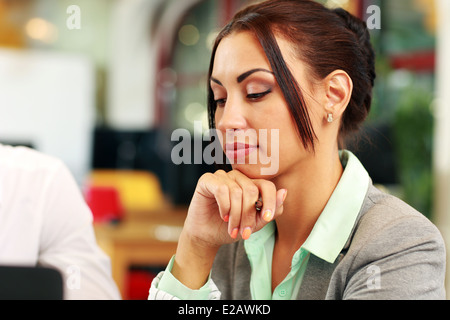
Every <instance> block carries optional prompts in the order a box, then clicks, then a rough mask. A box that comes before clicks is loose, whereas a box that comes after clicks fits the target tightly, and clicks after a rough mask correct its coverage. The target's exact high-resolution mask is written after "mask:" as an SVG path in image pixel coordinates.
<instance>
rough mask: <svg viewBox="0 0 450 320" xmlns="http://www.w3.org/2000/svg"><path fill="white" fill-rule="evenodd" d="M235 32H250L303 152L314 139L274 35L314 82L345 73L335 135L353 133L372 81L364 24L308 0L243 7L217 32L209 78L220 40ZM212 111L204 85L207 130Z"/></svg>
mask: <svg viewBox="0 0 450 320" xmlns="http://www.w3.org/2000/svg"><path fill="white" fill-rule="evenodd" d="M239 31H250V32H253V33H254V34H255V35H256V37H257V39H258V40H259V42H260V44H261V46H262V48H263V49H264V51H265V54H266V56H267V58H268V60H269V62H270V65H271V67H272V71H273V72H274V75H275V78H276V80H277V82H278V85H279V86H280V88H281V90H282V92H283V95H284V98H285V100H286V103H287V104H288V106H289V109H290V113H291V115H292V117H293V120H294V121H295V123H296V125H297V130H298V134H299V136H300V138H301V140H302V142H303V145H304V146H305V148H311V149H312V150H314V142H315V139H316V135H315V133H314V130H313V128H312V125H311V120H310V117H309V113H308V110H307V108H306V105H305V100H304V98H303V95H302V92H301V90H300V86H299V84H298V83H297V81H296V80H295V78H294V77H293V75H292V73H291V71H290V70H289V68H288V66H287V65H286V62H285V60H284V59H283V55H282V54H281V51H280V48H279V46H278V44H277V42H276V39H275V34H276V35H277V36H281V37H284V38H285V39H286V40H288V41H290V42H291V43H292V44H293V45H294V48H295V49H296V52H297V55H298V56H297V58H299V59H301V60H302V61H303V62H305V63H306V64H307V65H308V66H309V67H310V70H311V71H312V72H313V75H314V76H316V78H317V79H324V78H325V77H327V76H328V75H329V74H330V73H332V72H333V71H335V70H343V71H345V72H347V73H348V75H349V76H350V77H351V79H352V81H353V85H354V88H353V92H352V97H351V100H350V102H349V105H348V107H347V109H346V112H345V113H344V115H343V118H342V123H341V130H340V135H341V136H345V135H347V134H348V133H350V132H353V131H356V130H358V129H359V127H360V125H361V123H362V122H363V121H364V120H365V119H366V117H367V115H368V113H369V111H370V107H371V103H372V88H373V85H374V80H375V77H376V75H375V54H374V50H373V48H372V45H371V43H370V34H369V31H368V29H367V26H366V23H365V22H363V21H361V20H360V19H358V18H356V17H354V16H353V15H351V14H349V13H348V12H347V11H345V10H343V9H335V10H330V9H328V8H326V7H324V6H323V5H321V4H319V3H317V2H315V1H312V0H269V1H264V2H262V3H258V4H255V5H251V6H248V7H247V8H245V9H243V10H241V11H240V12H238V13H237V14H236V15H235V16H234V18H233V19H232V21H231V22H230V23H229V24H228V25H226V26H225V27H224V28H223V30H222V31H221V32H220V33H219V35H218V37H217V39H216V42H215V44H214V47H213V52H212V57H211V63H210V70H209V77H211V74H212V70H213V64H214V58H215V54H216V51H217V47H218V45H219V44H220V42H221V40H222V39H223V38H224V37H226V36H228V35H230V34H231V33H233V32H239ZM208 86H209V82H208ZM215 111H216V105H215V103H214V96H213V93H212V90H211V87H210V86H209V90H208V113H209V124H210V127H211V128H215ZM341 138H342V137H341Z"/></svg>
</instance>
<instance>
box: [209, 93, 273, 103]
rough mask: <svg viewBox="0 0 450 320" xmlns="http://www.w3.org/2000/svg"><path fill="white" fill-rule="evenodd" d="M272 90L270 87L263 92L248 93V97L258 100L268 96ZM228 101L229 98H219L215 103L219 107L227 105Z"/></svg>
mask: <svg viewBox="0 0 450 320" xmlns="http://www.w3.org/2000/svg"><path fill="white" fill-rule="evenodd" d="M271 92H272V89H269V90H267V91H265V92H261V93H252V94H248V95H247V99H249V100H252V101H257V100H259V99H262V98H264V97H265V96H267V95H268V94H269V93H271ZM226 102H227V99H218V100H214V104H215V105H216V106H217V107H220V106H223V105H225V103H226Z"/></svg>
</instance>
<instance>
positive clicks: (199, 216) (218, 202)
mask: <svg viewBox="0 0 450 320" xmlns="http://www.w3.org/2000/svg"><path fill="white" fill-rule="evenodd" d="M286 194H287V190H285V189H281V190H277V189H276V187H275V185H274V184H273V183H272V182H270V181H267V180H262V179H259V180H252V179H250V178H248V177H247V176H245V175H244V174H242V173H241V172H239V171H236V170H235V171H231V172H229V173H226V172H225V171H222V170H220V171H217V172H216V173H214V174H211V173H208V174H205V175H203V176H202V177H201V178H200V180H199V181H198V184H197V187H196V189H195V192H194V196H193V198H192V201H191V204H190V206H189V210H188V215H187V218H186V221H185V224H184V228H183V231H182V233H181V235H180V239H179V241H178V247H177V252H176V255H175V262H174V265H173V268H172V274H173V276H174V277H175V278H177V279H178V280H179V281H180V282H181V283H183V284H184V285H185V286H186V287H189V288H191V289H194V290H196V289H199V288H201V287H202V286H203V285H204V284H205V282H206V280H207V278H208V275H209V272H210V270H211V267H212V264H213V262H214V259H215V255H216V253H217V251H218V250H219V248H220V247H221V246H222V245H224V244H227V243H232V242H235V241H238V240H239V239H240V238H242V239H248V238H249V237H250V235H251V234H252V233H253V232H257V231H259V230H261V229H262V228H263V227H264V226H265V225H266V224H267V223H268V222H270V221H272V220H273V219H275V218H277V217H278V216H280V215H281V214H282V213H283V202H284V200H285V198H286ZM259 197H261V198H262V202H263V208H262V210H261V212H257V211H256V209H255V202H256V201H257V200H258V199H259Z"/></svg>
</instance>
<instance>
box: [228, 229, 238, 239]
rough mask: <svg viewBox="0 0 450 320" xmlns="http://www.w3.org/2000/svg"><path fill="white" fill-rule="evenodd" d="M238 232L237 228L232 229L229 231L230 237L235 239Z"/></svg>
mask: <svg viewBox="0 0 450 320" xmlns="http://www.w3.org/2000/svg"><path fill="white" fill-rule="evenodd" d="M238 232H239V229H238V228H235V229H233V231H231V234H230V237H231V238H233V239H236V238H237V235H238Z"/></svg>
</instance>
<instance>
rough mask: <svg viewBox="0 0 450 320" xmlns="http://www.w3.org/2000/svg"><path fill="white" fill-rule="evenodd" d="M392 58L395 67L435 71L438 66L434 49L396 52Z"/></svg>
mask: <svg viewBox="0 0 450 320" xmlns="http://www.w3.org/2000/svg"><path fill="white" fill-rule="evenodd" d="M390 60H391V66H392V68H394V69H408V70H412V71H425V72H433V71H434V69H435V67H436V53H435V52H434V51H417V52H409V53H404V54H395V55H392V56H391V58H390Z"/></svg>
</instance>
